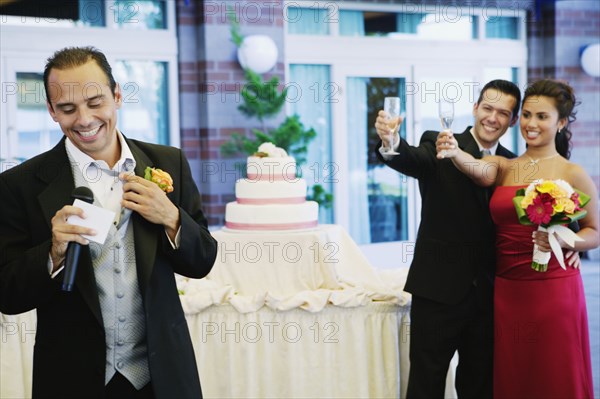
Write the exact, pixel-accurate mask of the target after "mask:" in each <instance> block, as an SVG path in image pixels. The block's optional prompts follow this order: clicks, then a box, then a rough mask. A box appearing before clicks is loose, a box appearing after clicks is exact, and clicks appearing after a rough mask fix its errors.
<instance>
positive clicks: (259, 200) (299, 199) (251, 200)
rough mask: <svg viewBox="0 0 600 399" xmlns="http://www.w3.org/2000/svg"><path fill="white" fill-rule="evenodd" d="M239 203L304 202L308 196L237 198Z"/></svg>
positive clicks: (272, 203)
mask: <svg viewBox="0 0 600 399" xmlns="http://www.w3.org/2000/svg"><path fill="white" fill-rule="evenodd" d="M236 201H237V203H238V204H248V205H274V204H303V203H305V202H306V197H289V198H236Z"/></svg>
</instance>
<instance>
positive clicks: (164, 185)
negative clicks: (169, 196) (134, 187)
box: [144, 166, 173, 193]
mask: <svg viewBox="0 0 600 399" xmlns="http://www.w3.org/2000/svg"><path fill="white" fill-rule="evenodd" d="M144 178H145V179H146V180H150V181H151V182H154V183H156V184H157V185H158V187H160V189H161V190H163V191H164V192H166V193H170V192H172V191H173V179H172V178H171V175H169V174H168V173H167V172H165V171H164V170H162V169H155V168H151V167H149V166H148V167H147V168H146V170H145V171H144Z"/></svg>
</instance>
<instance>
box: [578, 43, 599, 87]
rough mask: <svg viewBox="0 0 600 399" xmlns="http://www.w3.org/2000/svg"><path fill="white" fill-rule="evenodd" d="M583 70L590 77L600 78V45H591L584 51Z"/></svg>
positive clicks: (582, 57)
mask: <svg viewBox="0 0 600 399" xmlns="http://www.w3.org/2000/svg"><path fill="white" fill-rule="evenodd" d="M581 68H583V70H584V71H585V73H587V74H588V75H590V76H593V77H596V78H597V77H598V76H600V44H598V43H596V44H590V45H589V46H587V47H586V48H585V49H584V50H583V53H581Z"/></svg>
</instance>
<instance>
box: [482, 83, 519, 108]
mask: <svg viewBox="0 0 600 399" xmlns="http://www.w3.org/2000/svg"><path fill="white" fill-rule="evenodd" d="M488 89H496V90H498V91H499V92H501V93H503V94H507V95H509V96H512V97H514V98H515V100H516V102H515V106H514V108H513V110H512V117H513V118H514V117H515V116H517V115H519V109H520V108H521V90H519V87H518V86H517V85H516V84H514V83H513V82H509V81H508V80H503V79H496V80H492V81H491V82H488V83H487V84H486V85H485V86H483V89H481V92H480V93H479V98H478V99H477V104H479V103H481V100H483V94H484V93H485V92H486V90H488Z"/></svg>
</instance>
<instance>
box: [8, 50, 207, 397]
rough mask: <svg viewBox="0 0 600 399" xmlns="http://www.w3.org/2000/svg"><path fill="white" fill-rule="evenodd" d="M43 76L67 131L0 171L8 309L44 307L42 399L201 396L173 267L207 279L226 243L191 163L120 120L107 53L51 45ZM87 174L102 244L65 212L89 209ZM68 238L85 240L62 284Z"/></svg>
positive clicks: (39, 358) (38, 361) (39, 354)
mask: <svg viewBox="0 0 600 399" xmlns="http://www.w3.org/2000/svg"><path fill="white" fill-rule="evenodd" d="M44 84H45V87H46V95H47V108H48V111H49V113H50V115H51V117H52V118H53V119H54V121H56V122H57V123H58V124H59V125H60V127H61V130H62V131H63V133H64V135H65V137H63V139H62V140H61V141H60V142H59V143H58V144H57V145H56V146H55V147H54V148H53V149H51V150H49V151H47V152H45V153H43V154H41V155H38V156H37V157H35V158H33V159H30V160H29V161H27V162H25V163H23V164H21V165H19V166H16V167H14V168H12V169H9V170H8V171H6V172H4V173H2V174H0V189H1V191H2V195H1V196H0V237H1V239H0V253H1V254H2V257H1V260H0V311H1V312H3V313H7V314H16V313H22V312H26V311H29V310H31V309H36V310H37V318H38V322H37V335H36V343H35V349H34V361H33V397H34V398H40V397H47V398H98V399H105V398H106V399H108V398H122V397H123V398H165V399H166V398H174V397H177V398H195V399H196V398H201V397H202V393H201V389H200V381H199V376H198V370H197V365H196V361H195V355H194V349H193V347H192V342H191V339H190V335H189V330H188V328H187V324H186V319H185V317H184V313H183V310H182V307H181V303H180V300H179V295H178V292H177V287H176V284H175V277H174V273H178V274H181V275H184V276H188V277H191V278H202V277H204V276H206V275H207V274H208V272H209V271H210V269H211V268H212V265H213V263H214V260H215V257H216V250H217V246H216V242H215V240H214V239H213V238H212V237H211V235H210V233H209V232H208V229H207V223H206V219H205V217H204V215H203V213H202V210H201V204H200V195H199V193H198V189H197V187H196V185H195V183H194V181H193V179H192V175H191V171H190V168H189V165H188V162H187V160H186V159H185V157H184V156H183V154H182V152H181V151H180V150H178V149H176V148H173V147H167V146H159V145H154V144H148V143H143V142H140V141H136V140H129V139H127V138H125V136H123V135H122V134H121V132H119V131H118V129H117V128H116V121H117V110H118V109H119V108H120V106H121V104H122V94H121V90H120V87H119V85H118V84H117V83H116V82H115V81H114V78H113V76H112V72H111V67H110V65H109V64H108V62H107V60H106V57H105V56H104V55H103V54H102V53H101V52H99V51H98V50H96V49H94V48H91V47H84V48H67V49H63V50H60V51H58V52H56V53H55V54H54V55H53V56H52V57H51V58H50V59H49V60H48V63H47V65H46V69H45V71H44ZM146 167H156V168H160V169H162V170H164V171H166V172H168V173H169V174H170V175H171V177H172V180H173V184H172V186H173V191H172V192H169V193H168V194H167V193H166V192H165V191H163V190H162V189H161V188H160V187H159V186H158V185H157V184H155V183H153V182H151V181H149V180H145V179H144V178H143V177H142V176H144V171H145V168H146ZM127 172H129V173H127ZM132 172H134V173H132ZM82 185H83V186H88V187H89V188H90V189H91V190H92V192H93V193H94V198H95V204H96V205H98V206H102V207H103V208H105V209H110V210H113V211H115V215H116V216H115V219H114V221H113V225H112V226H111V231H110V232H109V237H108V238H107V240H106V241H105V243H104V245H99V244H95V243H92V244H94V245H88V244H89V242H88V240H86V239H85V238H84V237H82V234H89V235H94V234H95V232H94V231H93V230H92V229H89V228H84V227H80V226H75V225H72V224H68V223H67V222H66V221H67V218H69V217H70V216H72V215H78V216H84V215H83V211H82V210H81V209H80V208H77V207H74V206H72V205H70V204H72V202H73V200H72V198H71V192H72V191H73V189H74V187H76V186H82ZM69 242H78V243H80V244H82V248H83V249H82V253H81V257H80V260H79V267H78V270H77V275H76V279H75V284H74V289H73V291H72V292H64V291H62V290H61V282H62V277H63V265H64V261H65V253H66V250H67V244H68V243H69Z"/></svg>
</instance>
